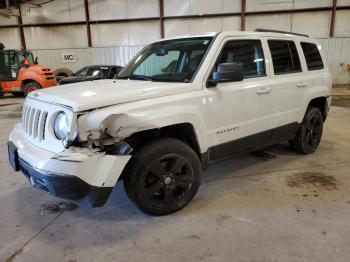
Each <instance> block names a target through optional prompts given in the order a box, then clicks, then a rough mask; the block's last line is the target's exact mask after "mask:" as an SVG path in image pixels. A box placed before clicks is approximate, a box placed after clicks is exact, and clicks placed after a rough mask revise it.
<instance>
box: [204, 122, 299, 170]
mask: <svg viewBox="0 0 350 262" xmlns="http://www.w3.org/2000/svg"><path fill="white" fill-rule="evenodd" d="M299 126H300V124H299V123H297V122H294V123H291V124H287V125H284V126H281V127H277V128H274V129H270V130H267V131H263V132H260V133H257V134H254V135H251V136H247V137H243V138H240V139H237V140H233V141H230V142H226V143H223V144H220V145H216V146H213V147H211V148H209V149H208V152H206V153H204V154H202V161H205V162H204V163H202V166H207V164H210V163H211V162H214V161H216V160H220V159H223V158H226V157H230V156H234V155H238V154H244V153H250V152H254V151H256V150H260V149H262V148H264V147H267V146H271V145H274V144H277V143H279V142H281V141H284V140H289V139H292V138H294V137H295V135H296V132H297V131H298V128H299Z"/></svg>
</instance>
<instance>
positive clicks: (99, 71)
mask: <svg viewBox="0 0 350 262" xmlns="http://www.w3.org/2000/svg"><path fill="white" fill-rule="evenodd" d="M122 68H123V67H121V66H115V65H96V66H86V67H83V68H81V69H79V70H78V71H77V72H75V73H74V74H72V75H71V76H69V77H65V78H63V79H61V80H60V81H59V82H58V83H59V85H65V84H71V83H77V82H84V81H92V80H99V79H113V78H115V77H116V76H117V75H118V73H119V72H120V70H122Z"/></svg>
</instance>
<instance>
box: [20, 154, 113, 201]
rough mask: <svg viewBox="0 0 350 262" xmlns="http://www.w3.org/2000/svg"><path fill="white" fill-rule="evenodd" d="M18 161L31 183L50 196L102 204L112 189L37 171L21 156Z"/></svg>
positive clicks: (69, 177) (76, 178) (70, 177)
mask: <svg viewBox="0 0 350 262" xmlns="http://www.w3.org/2000/svg"><path fill="white" fill-rule="evenodd" d="M18 161H19V166H20V171H21V172H22V173H23V174H24V175H25V176H26V177H27V178H28V179H29V180H30V182H31V183H32V185H33V183H34V185H33V186H34V187H35V188H37V189H40V190H41V191H43V192H45V193H47V194H49V195H52V196H56V197H59V198H64V199H68V200H72V201H74V202H76V203H77V204H79V205H80V206H87V207H99V206H103V205H104V204H105V203H106V201H107V200H108V197H109V195H110V194H111V192H112V190H113V187H96V186H92V185H89V184H88V183H86V182H85V181H83V180H82V179H80V178H78V177H76V176H67V175H61V174H54V173H47V172H44V171H38V170H37V169H35V168H33V167H32V166H31V165H30V164H29V163H27V162H26V161H24V160H23V159H21V158H18Z"/></svg>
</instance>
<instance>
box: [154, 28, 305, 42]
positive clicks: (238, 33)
mask: <svg viewBox="0 0 350 262" xmlns="http://www.w3.org/2000/svg"><path fill="white" fill-rule="evenodd" d="M260 30H265V29H260ZM218 34H219V35H220V36H223V37H225V36H272V37H283V36H284V37H292V38H303V39H310V37H309V36H307V35H302V34H295V33H293V32H290V33H289V32H283V31H275V30H271V31H269V30H265V31H263V32H257V31H221V32H206V33H199V34H187V35H179V36H174V37H169V38H164V39H162V40H160V41H166V40H171V39H179V38H194V37H214V36H216V35H218Z"/></svg>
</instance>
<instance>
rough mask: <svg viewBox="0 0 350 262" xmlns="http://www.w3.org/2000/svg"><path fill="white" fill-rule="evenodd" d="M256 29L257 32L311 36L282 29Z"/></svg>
mask: <svg viewBox="0 0 350 262" xmlns="http://www.w3.org/2000/svg"><path fill="white" fill-rule="evenodd" d="M254 31H255V32H270V33H280V34H290V35H300V36H305V37H310V36H308V35H305V34H298V33H293V32H287V31H280V30H272V29H264V28H257V29H255V30H254Z"/></svg>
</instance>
